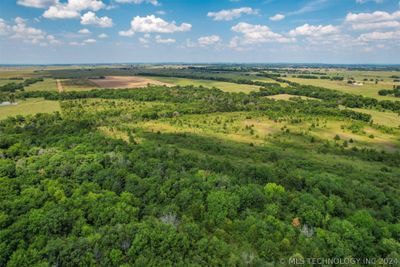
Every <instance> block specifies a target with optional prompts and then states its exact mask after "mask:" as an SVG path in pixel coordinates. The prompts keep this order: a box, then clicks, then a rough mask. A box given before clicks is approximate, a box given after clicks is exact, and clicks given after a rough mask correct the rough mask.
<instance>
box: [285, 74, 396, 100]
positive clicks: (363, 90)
mask: <svg viewBox="0 0 400 267" xmlns="http://www.w3.org/2000/svg"><path fill="white" fill-rule="evenodd" d="M285 79H287V80H289V81H292V82H296V83H299V84H305V85H313V86H320V87H325V88H328V89H333V90H337V91H341V92H345V93H349V94H356V95H362V96H366V97H372V98H376V99H379V100H396V98H395V97H393V96H380V95H379V94H378V91H379V90H381V89H392V88H393V83H392V82H380V83H378V84H375V83H373V82H363V85H350V84H347V80H344V81H331V80H321V79H301V78H285Z"/></svg>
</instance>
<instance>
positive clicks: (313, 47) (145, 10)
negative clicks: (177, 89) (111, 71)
mask: <svg viewBox="0 0 400 267" xmlns="http://www.w3.org/2000/svg"><path fill="white" fill-rule="evenodd" d="M118 62H265V63H270V62H294V63H296V62H300V63H307V62H311V63H389V64H400V2H399V0H258V1H256V0H218V1H216V0H1V1H0V64H22V63H25V64H32V63H36V64H50V63H56V64H62V63H118Z"/></svg>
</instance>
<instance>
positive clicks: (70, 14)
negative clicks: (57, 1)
mask: <svg viewBox="0 0 400 267" xmlns="http://www.w3.org/2000/svg"><path fill="white" fill-rule="evenodd" d="M79 16H80V13H79V11H76V10H72V9H69V8H67V6H65V5H55V6H51V7H49V9H47V10H46V11H45V12H44V13H43V17H45V18H47V19H73V18H78V17H79Z"/></svg>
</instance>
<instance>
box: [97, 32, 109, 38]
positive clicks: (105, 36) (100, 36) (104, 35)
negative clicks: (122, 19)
mask: <svg viewBox="0 0 400 267" xmlns="http://www.w3.org/2000/svg"><path fill="white" fill-rule="evenodd" d="M97 37H98V38H100V39H105V38H108V35H107V34H105V33H100V34H99V35H98V36H97Z"/></svg>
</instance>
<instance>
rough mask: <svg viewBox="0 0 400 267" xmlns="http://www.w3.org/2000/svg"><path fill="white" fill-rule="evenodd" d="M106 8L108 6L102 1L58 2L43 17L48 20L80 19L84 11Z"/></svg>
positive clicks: (75, 0) (71, 0)
mask: <svg viewBox="0 0 400 267" xmlns="http://www.w3.org/2000/svg"><path fill="white" fill-rule="evenodd" d="M105 7H106V5H105V4H104V3H103V2H102V1H100V0H68V2H67V3H60V2H58V1H57V3H56V4H55V5H52V6H50V7H49V8H48V9H47V10H46V11H45V12H44V13H43V17H45V18H48V19H71V18H78V17H80V12H81V11H83V10H92V11H97V10H100V9H102V8H105Z"/></svg>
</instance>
